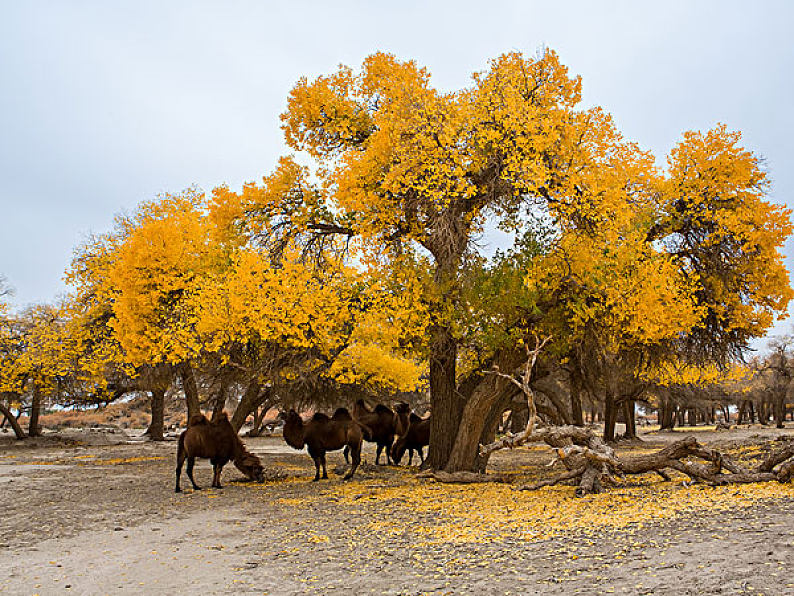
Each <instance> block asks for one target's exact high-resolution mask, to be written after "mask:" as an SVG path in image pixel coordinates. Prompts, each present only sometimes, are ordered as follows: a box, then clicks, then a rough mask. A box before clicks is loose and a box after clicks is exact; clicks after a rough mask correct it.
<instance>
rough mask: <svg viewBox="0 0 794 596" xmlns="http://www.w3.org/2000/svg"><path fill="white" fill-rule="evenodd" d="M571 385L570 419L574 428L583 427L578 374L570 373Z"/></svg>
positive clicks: (580, 388)
mask: <svg viewBox="0 0 794 596" xmlns="http://www.w3.org/2000/svg"><path fill="white" fill-rule="evenodd" d="M570 377H571V378H570V384H571V418H572V422H573V425H574V426H584V417H583V416H582V383H581V381H580V379H579V374H578V373H577V372H576V371H575V370H572V371H571V375H570Z"/></svg>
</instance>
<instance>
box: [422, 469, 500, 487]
mask: <svg viewBox="0 0 794 596" xmlns="http://www.w3.org/2000/svg"><path fill="white" fill-rule="evenodd" d="M416 477H417V478H429V479H432V480H435V481H436V482H445V483H450V484H475V483H480V482H504V483H509V482H510V481H511V478H510V477H509V476H507V475H504V474H477V473H476V472H444V471H442V470H427V471H425V472H421V473H419V474H417V475H416Z"/></svg>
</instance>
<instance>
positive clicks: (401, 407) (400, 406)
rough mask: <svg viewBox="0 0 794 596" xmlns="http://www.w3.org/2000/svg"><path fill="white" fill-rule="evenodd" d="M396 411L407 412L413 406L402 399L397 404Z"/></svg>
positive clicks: (399, 412)
mask: <svg viewBox="0 0 794 596" xmlns="http://www.w3.org/2000/svg"><path fill="white" fill-rule="evenodd" d="M394 411H395V412H397V413H398V414H406V413H408V412H410V411H411V406H409V405H408V404H407V403H405V402H404V401H401V402H398V403H397V404H395V406H394Z"/></svg>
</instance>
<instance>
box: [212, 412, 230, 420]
mask: <svg viewBox="0 0 794 596" xmlns="http://www.w3.org/2000/svg"><path fill="white" fill-rule="evenodd" d="M214 418H215V420H228V419H229V415H228V414H227V413H226V410H221V411H220V412H218V413H217V414H215V416H214Z"/></svg>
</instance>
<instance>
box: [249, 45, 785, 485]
mask: <svg viewBox="0 0 794 596" xmlns="http://www.w3.org/2000/svg"><path fill="white" fill-rule="evenodd" d="M429 79H430V77H429V73H428V72H427V71H426V70H425V69H422V68H420V67H418V66H417V65H416V64H415V63H414V62H399V61H398V60H396V59H395V58H394V57H393V56H390V55H386V54H375V55H372V56H370V57H369V58H367V59H366V60H365V61H364V64H363V66H362V69H361V72H360V73H358V74H355V73H353V71H352V70H351V69H350V68H347V67H340V69H339V70H338V71H337V72H335V73H333V74H331V75H327V76H321V77H318V78H317V79H316V80H314V81H311V82H310V81H308V80H306V79H301V80H300V81H299V82H298V84H297V85H296V86H295V87H294V89H293V90H292V92H291V93H290V96H289V99H288V108H287V111H286V112H285V114H283V116H282V119H283V122H284V125H283V129H284V131H285V137H286V140H287V143H288V144H289V145H290V146H291V147H292V148H293V149H295V150H298V151H305V152H307V153H308V155H309V157H310V158H311V159H313V160H314V163H315V164H316V168H315V169H314V170H310V169H309V168H306V167H300V166H298V165H297V164H296V162H295V161H294V160H292V159H291V158H285V159H283V160H282V161H281V163H280V165H279V168H278V169H277V170H276V172H275V173H274V174H273V175H272V176H270V177H268V178H266V179H265V181H264V182H265V183H264V184H263V185H262V187H255V186H251V187H249V188H247V189H246V192H248V193H249V194H250V195H252V196H253V195H257V196H258V197H259V199H260V203H259V210H258V211H257V212H256V213H249V214H248V215H258V214H261V213H264V214H266V218H265V219H267V221H268V222H269V224H270V225H268V226H265V227H264V228H263V237H265V238H266V241H267V242H270V243H281V244H284V243H285V242H286V241H287V239H288V238H291V237H300V238H303V239H304V242H303V244H304V246H307V247H317V246H327V244H326V243H328V242H329V241H328V239H329V238H336V239H338V238H342V239H346V240H345V242H344V243H343V244H341V246H342V247H347V246H349V245H350V244H351V242H352V243H359V246H360V248H361V250H362V251H363V253H364V254H366V255H369V256H370V258H371V259H373V260H374V259H379V260H380V262H388V263H389V265H390V267H391V270H392V271H398V270H404V269H405V267H406V263H409V264H414V263H421V262H425V263H426V264H427V269H428V270H429V275H427V276H425V277H424V278H423V279H424V281H425V287H424V294H423V301H424V302H425V303H426V304H427V308H428V313H429V325H428V327H427V329H428V333H427V349H428V356H429V357H428V360H429V368H430V391H431V403H432V409H433V413H434V416H433V429H432V437H433V438H432V441H431V447H430V455H429V460H428V463H429V465H430V466H432V467H434V468H438V469H441V468H445V467H446V468H448V469H449V468H452V469H457V468H465V467H471V466H474V465H476V463H475V461H476V458H477V455H476V453H477V449H476V442H475V441H476V439H477V438H478V437H479V432H478V430H477V429H479V428H482V425H483V422H482V421H483V420H485V419H490V418H492V416H491V415H490V413H489V412H490V409H492V408H495V407H496V405H495V404H497V402H499V400H500V399H501V397H500V396H501V395H502V393H503V390H504V387H501V386H498V384H497V385H494V383H495V382H496V379H483V378H482V376H481V375H480V376H479V377H478V376H477V375H474V376H473V377H469V378H462V377H461V375H459V370H458V364H459V357H460V355H461V352H460V348H461V345H462V344H461V341H462V339H463V337H464V334H465V332H464V331H463V330H462V328H461V325H460V321H461V316H460V314H459V313H461V312H463V311H465V309H466V308H467V306H468V305H467V304H465V297H464V296H463V294H462V292H463V289H464V286H465V278H466V272H467V271H469V270H470V267H469V265H470V264H471V263H472V262H473V261H476V259H477V249H476V238H477V237H478V235H479V234H480V233H481V232H482V230H483V227H484V224H485V222H486V221H487V220H488V219H490V220H491V221H496V222H497V223H498V224H499V225H500V226H501V227H503V228H504V229H507V230H510V231H514V232H516V233H518V232H520V231H521V230H522V229H524V228H525V224H526V221H527V220H526V213H527V212H533V213H534V214H535V219H536V220H537V219H541V220H545V221H548V222H549V223H550V227H551V229H552V230H554V232H555V233H556V236H555V237H553V238H552V240H551V245H550V246H548V247H545V248H544V250H543V251H542V253H543V256H541V258H540V259H539V266H538V267H535V266H534V265H533V267H530V268H529V271H528V273H529V278H530V283H531V284H533V285H534V286H535V288H536V296H535V302H536V304H537V306H538V310H539V311H540V313H541V314H542V318H543V319H544V323H543V324H544V325H546V326H551V327H555V326H556V327H559V326H563V327H567V328H569V329H571V330H572V331H573V334H571V333H568V334H566V333H562V334H559V333H556V330H555V332H552V334H553V335H554V336H555V337H560V338H561V340H560V343H561V344H566V343H567V342H566V341H565V339H563V338H568V337H569V338H570V339H571V340H572V341H571V343H570V344H569V345H571V346H575V345H577V344H579V343H580V342H578V341H577V339H576V338H577V336H580V337H585V336H588V337H590V338H591V339H593V340H594V341H592V342H591V345H590V346H589V347H587V351H586V352H585V353H584V354H580V356H581V357H580V358H579V359H578V360H579V361H580V362H583V363H586V364H588V365H590V364H595V365H596V366H595V368H596V371H595V374H594V375H591V377H594V378H597V379H598V380H599V381H598V383H599V385H600V387H601V388H602V390H604V391H606V393H607V400H608V401H609V400H611V407H610V408H609V410H610V412H611V413H612V414H611V415H613V414H614V410H615V407H616V406H617V405H618V402H619V401H620V400H624V401H626V403H628V402H629V401H630V399H628V398H630V397H631V396H625V395H620V396H618V395H615V394H614V393H615V389H614V388H615V386H616V385H619V384H620V381H621V380H623V379H625V378H633V379H637V378H638V375H639V373H641V372H643V371H644V370H647V369H648V368H649V367H651V366H652V365H653V364H654V363H655V362H657V361H661V360H662V359H663V358H664V357H665V356H666V355H667V354H669V353H671V352H672V351H674V350H675V348H676V347H677V346H678V347H680V346H682V345H686V346H687V349H688V350H689V351H690V352H691V354H692V357H694V354H695V353H696V352H698V351H699V353H700V354H706V353H711V354H712V355H714V356H716V355H717V352H718V351H719V352H721V353H722V354H728V353H730V352H731V351H733V352H734V353H736V352H741V350H742V349H743V348H742V346H743V345H744V344H743V343H742V342H745V343H746V339H747V338H749V337H752V336H755V335H757V334H759V333H761V332H762V331H763V329H764V328H765V327H766V326H768V324H769V322H770V321H771V318H772V317H774V316H775V315H776V314H779V313H780V312H782V309H783V308H784V307H785V301H786V300H787V297H788V296H789V295H790V293H791V290H790V289H788V286H787V284H786V283H784V282H785V277H786V276H785V269H784V268H783V267H782V262H781V258H780V255H779V252H778V249H779V246H780V244H781V242H782V239H783V238H784V237H785V236H786V235H787V234H788V232H789V231H790V223H788V212H787V211H786V210H783V209H780V208H775V207H773V206H771V205H770V204H769V203H767V202H766V201H765V200H764V198H763V195H764V186H763V176H760V177H759V169H758V161H757V160H756V159H755V158H754V157H753V156H752V155H751V154H749V153H748V152H746V151H745V150H743V149H741V148H739V147H738V146H736V141H737V140H738V137H737V136H736V135H732V134H731V133H727V132H726V131H725V129H724V127H723V128H718V129H716V130H715V131H712V132H711V133H709V134H707V135H705V137H704V136H703V135H700V136H699V135H698V134H696V133H687V135H685V140H684V141H683V142H682V144H681V145H680V146H679V148H677V149H676V150H675V151H674V152H673V154H671V159H670V166H669V170H668V172H667V173H660V172H658V171H657V170H656V169H655V168H654V166H653V157H652V156H650V155H649V154H647V153H644V152H642V151H640V150H639V149H638V148H637V147H636V145H635V144H633V143H630V142H628V141H626V140H624V139H623V138H622V137H621V135H620V134H619V132H618V131H617V130H616V128H615V126H614V123H613V122H612V120H611V118H610V117H609V115H608V114H606V113H604V112H603V111H602V110H600V109H598V108H594V109H591V110H577V109H576V104H577V103H578V101H579V98H580V80H579V79H578V78H571V77H569V75H568V73H567V69H566V68H565V67H564V66H563V65H562V64H561V63H560V61H559V59H558V58H557V56H556V54H555V53H554V52H544V53H543V54H542V55H541V56H539V57H537V58H536V59H529V58H526V57H524V56H523V55H521V54H520V53H510V54H506V55H503V56H500V57H499V58H497V59H495V60H493V61H492V62H491V65H490V69H489V70H488V71H487V72H484V73H478V74H475V75H474V78H473V84H472V85H471V86H470V87H468V88H465V89H462V90H459V91H453V92H448V93H442V92H439V91H438V90H436V89H434V88H432V87H431V85H430V82H429ZM699 139H705V141H701V140H699ZM687 161H694V162H695V163H696V164H698V167H700V166H703V168H705V169H704V170H703V171H704V172H705V171H707V170H708V171H711V172H712V174H713V175H712V179H713V180H712V182H719V183H720V184H722V186H718V187H716V191H715V189H713V188H711V187H709V189H708V190H707V191H706V192H705V194H703V193H701V194H703V197H704V199H703V200H701V199H699V198H698V196H699V195H698V192H700V191H703V190H704V189H703V187H698V184H699V182H698V181H697V180H699V179H697V180H696V179H693V173H692V172H693V171H694V170H693V169H692V168H691V167H688V166H685V165H682V164H684V163H685V162H687ZM709 168H711V169H709ZM704 200H705V202H706V203H707V204H708V205H711V206H712V207H714V205H717V204H718V205H719V209H717V208H716V207H714V208H712V207H708V208H706V210H705V211H706V214H707V215H708V214H710V215H711V216H712V219H711V220H709V219H708V217H702V213H701V212H702V211H703V209H701V207H699V206H698V205H700V206H702V205H703V204H704ZM751 210H752V211H754V215H753V214H751V213H750V211H751ZM695 212H697V213H700V215H701V216H699V217H693V216H692V215H693V213H695ZM751 215H752V217H753V218H755V219H752V218H751ZM723 216H725V217H723ZM767 223H768V225H767ZM753 229H755V230H761V231H758V232H753V231H752V230H753ZM715 230H716V232H715ZM715 234H716V235H715ZM718 236H719V238H720V240H719V241H718V242H716V244H717V245H720V246H721V248H720V249H719V251H718V256H721V257H725V258H727V259H728V261H727V262H728V263H736V268H735V269H736V271H735V272H734V273H733V274H731V273H730V270H731V269H732V266H731V265H730V264H728V265H726V266H725V267H722V266H719V267H712V266H711V265H710V263H711V262H712V261H711V260H710V257H709V255H712V256H713V255H714V246H715V241H716V239H717V237H718ZM682 239H683V240H682ZM720 243H722V244H720ZM330 245H331V246H332V247H334V248H336V249H338V248H339V247H340V243H339V242H338V241H336V243H334V241H331V242H330ZM682 248H685V249H686V250H682ZM728 249H730V250H728ZM765 266H772V267H773V269H774V272H773V275H772V276H771V279H766V280H762V279H760V278H761V277H762V275H761V274H760V273H759V272H760V271H763V270H764V269H763V268H764V267H765ZM709 267H712V268H711V269H709ZM725 269H727V270H728V273H727V276H726V272H725V271H724V270H725ZM712 270H713V271H712ZM626 275H628V277H626ZM731 275H733V277H732V278H731ZM544 279H545V280H546V282H549V283H546V282H544V281H543V280H544ZM730 279H732V280H733V281H735V282H736V283H735V284H734V285H733V286H730V287H731V292H737V291H738V292H739V293H740V294H741V297H740V298H738V299H737V298H735V294H734V295H732V296H727V295H725V294H724V293H721V292H719V291H718V285H717V283H716V282H715V281H714V280H721V281H722V282H725V281H726V280H730ZM550 280H556V283H550ZM582 290H583V292H582ZM580 294H582V295H580ZM742 304H745V305H749V306H747V307H746V308H744V309H743V308H742V307H741V305H742ZM541 305H543V306H544V308H540V307H541ZM725 310H727V311H728V312H730V313H731V314H730V316H727V317H725V316H716V314H715V313H720V312H723V311H725ZM715 317H716V318H715ZM701 323H703V324H701ZM714 325H717V326H721V328H723V329H724V330H725V331H726V333H720V334H717V336H718V337H720V338H724V339H725V341H720V342H715V341H714V340H711V342H710V343H709V340H708V339H707V335H708V333H709V332H706V331H704V329H709V328H711V332H713V331H714V329H713V327H714ZM676 344H677V345H676ZM510 353H512V357H510V356H508V354H510ZM519 356H520V354H519ZM649 356H650V358H649ZM492 357H493V358H497V359H498V358H507V360H513V361H514V362H513V364H514V365H518V364H520V362H517V361H515V358H516V353H515V350H514V349H513V350H510V349H509V348H506V349H505V351H504V352H498V353H497V352H494V353H493V354H492ZM519 360H520V359H519ZM615 371H617V372H618V373H619V374H617V375H616V374H614V373H615ZM580 376H581V375H580ZM489 385H490V389H487V386H489ZM640 389H641V387H640ZM638 390H639V389H638ZM478 392H479V394H480V395H482V396H483V397H482V399H472V396H474V395H475V394H477V393H478ZM485 395H487V396H488V397H484V396H485ZM467 408H468V410H469V413H468V414H465V411H466V410H467ZM632 419H633V414H632ZM608 438H609V437H608ZM456 449H457V453H456V455H455V457H452V454H453V452H455V450H456Z"/></svg>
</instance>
